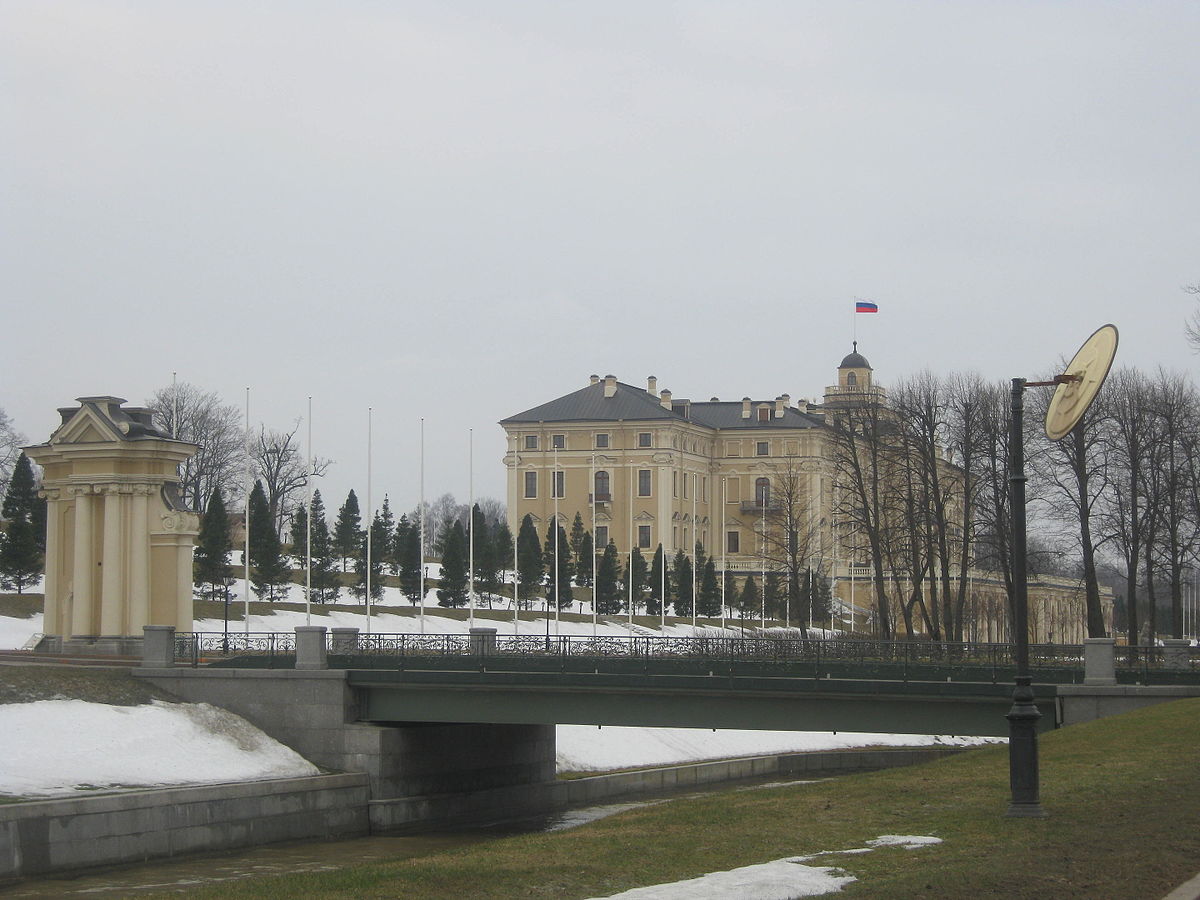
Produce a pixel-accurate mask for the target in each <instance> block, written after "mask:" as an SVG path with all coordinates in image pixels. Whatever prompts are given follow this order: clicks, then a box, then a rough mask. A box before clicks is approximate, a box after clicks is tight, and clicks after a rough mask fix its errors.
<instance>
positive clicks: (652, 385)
mask: <svg viewBox="0 0 1200 900" xmlns="http://www.w3.org/2000/svg"><path fill="white" fill-rule="evenodd" d="M646 393H647V394H650V395H651V396H653V395H655V394H657V393H658V379H657V378H655V377H654V376H653V375H651V376H650V377H649V378H647V379H646Z"/></svg>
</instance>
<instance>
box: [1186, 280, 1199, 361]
mask: <svg viewBox="0 0 1200 900" xmlns="http://www.w3.org/2000/svg"><path fill="white" fill-rule="evenodd" d="M1184 290H1185V291H1187V292H1188V293H1189V294H1196V295H1197V299H1200V284H1189V285H1187V286H1186V287H1185V288H1184ZM1183 331H1184V334H1185V335H1187V341H1188V343H1189V344H1191V345H1192V349H1193V350H1194V351H1196V352H1197V353H1200V306H1198V307H1196V308H1195V309H1194V310H1192V314H1191V315H1190V316H1189V317H1188V319H1187V322H1186V323H1185V324H1184V326H1183Z"/></svg>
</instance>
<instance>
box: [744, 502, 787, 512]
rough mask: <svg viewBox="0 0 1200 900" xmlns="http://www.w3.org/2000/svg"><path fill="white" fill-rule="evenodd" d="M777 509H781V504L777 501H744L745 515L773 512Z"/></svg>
mask: <svg viewBox="0 0 1200 900" xmlns="http://www.w3.org/2000/svg"><path fill="white" fill-rule="evenodd" d="M777 509H779V503H778V501H776V500H767V501H766V502H765V503H764V502H763V501H762V500H743V501H742V512H744V513H763V512H773V511H774V510H777Z"/></svg>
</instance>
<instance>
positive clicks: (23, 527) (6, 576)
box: [0, 513, 42, 594]
mask: <svg viewBox="0 0 1200 900" xmlns="http://www.w3.org/2000/svg"><path fill="white" fill-rule="evenodd" d="M0 538H2V539H3V540H2V541H0V585H3V586H4V588H5V589H6V590H15V591H16V592H17V593H18V594H22V593H24V592H25V588H27V587H30V586H31V585H33V584H35V583H36V582H37V580H38V576H40V575H41V573H42V554H41V553H40V552H39V551H38V546H37V535H36V533H35V532H34V530H33V526H32V525H31V524H29V519H28V516H26V515H25V514H24V513H21V514H20V515H18V516H17V517H16V518H14V519H12V520H11V521H9V523H8V530H7V532H6V533H5V534H3V535H0Z"/></svg>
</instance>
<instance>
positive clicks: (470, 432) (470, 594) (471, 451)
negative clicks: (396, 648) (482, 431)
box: [467, 428, 475, 628]
mask: <svg viewBox="0 0 1200 900" xmlns="http://www.w3.org/2000/svg"><path fill="white" fill-rule="evenodd" d="M467 517H468V518H467V522H468V525H467V568H468V569H469V574H468V578H467V581H468V587H467V607H468V612H467V625H468V627H470V628H474V627H475V429H474V428H468V429H467Z"/></svg>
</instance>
